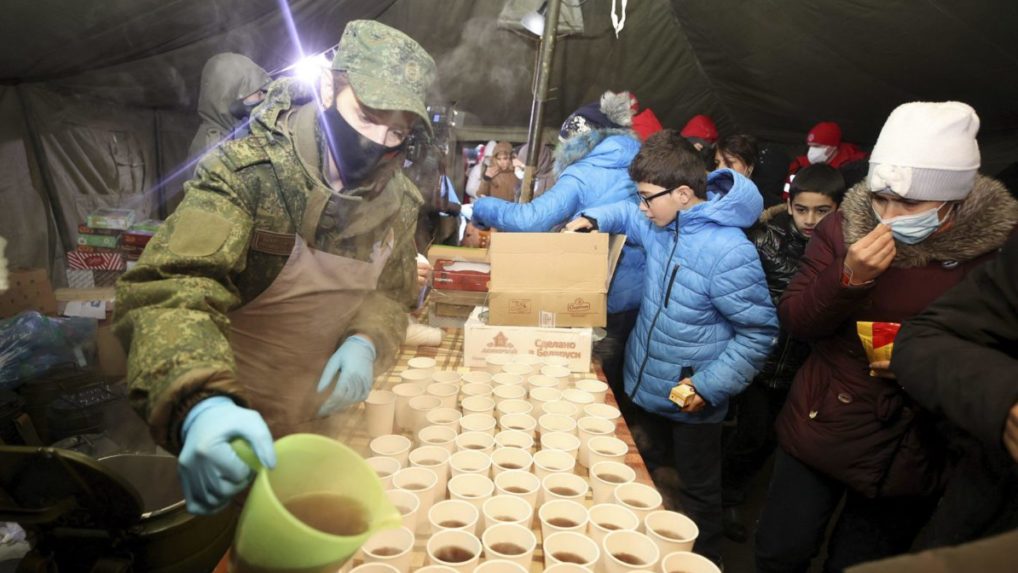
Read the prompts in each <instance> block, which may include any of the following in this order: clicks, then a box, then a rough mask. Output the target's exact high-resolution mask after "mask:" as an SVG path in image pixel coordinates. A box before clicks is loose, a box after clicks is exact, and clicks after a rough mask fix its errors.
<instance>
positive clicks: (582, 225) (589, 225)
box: [562, 217, 597, 233]
mask: <svg viewBox="0 0 1018 573" xmlns="http://www.w3.org/2000/svg"><path fill="white" fill-rule="evenodd" d="M562 230H563V231H566V232H570V233H591V232H594V233H596V232H597V226H596V225H594V222H593V221H591V220H590V219H588V218H586V217H577V218H575V219H573V220H572V221H569V222H568V223H566V226H565V228H563V229H562Z"/></svg>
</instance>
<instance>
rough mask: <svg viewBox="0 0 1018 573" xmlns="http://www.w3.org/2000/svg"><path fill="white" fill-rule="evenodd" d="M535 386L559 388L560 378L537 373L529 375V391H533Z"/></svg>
mask: <svg viewBox="0 0 1018 573" xmlns="http://www.w3.org/2000/svg"><path fill="white" fill-rule="evenodd" d="M535 388H555V389H556V390H558V378H552V377H551V376H545V375H544V374H535V375H533V376H528V377H527V391H528V392H533V391H534V389H535Z"/></svg>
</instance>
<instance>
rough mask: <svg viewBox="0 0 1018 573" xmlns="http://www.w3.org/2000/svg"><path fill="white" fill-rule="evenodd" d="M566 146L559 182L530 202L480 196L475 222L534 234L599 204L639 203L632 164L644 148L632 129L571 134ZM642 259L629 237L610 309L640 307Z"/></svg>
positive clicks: (610, 297) (560, 160)
mask: <svg viewBox="0 0 1018 573" xmlns="http://www.w3.org/2000/svg"><path fill="white" fill-rule="evenodd" d="M562 146H563V149H561V150H559V151H558V152H556V155H558V158H557V160H556V167H557V168H558V167H559V166H561V165H562V164H567V166H566V167H565V168H564V169H562V170H561V175H559V178H558V181H556V182H555V185H553V186H552V187H551V188H550V189H548V190H547V191H545V192H544V193H543V194H541V196H540V197H538V198H536V199H534V200H533V201H531V202H530V203H522V204H520V203H510V202H508V201H503V200H501V199H495V198H492V197H481V198H480V199H478V200H477V201H476V202H475V203H474V212H473V216H472V219H471V222H473V224H474V225H476V226H478V227H480V228H482V229H483V228H488V227H494V228H496V229H498V230H500V231H515V232H529V233H536V232H545V231H551V230H553V229H555V227H557V226H559V225H562V224H564V223H568V222H569V221H572V220H573V219H575V218H576V217H577V216H578V215H579V213H580V212H581V211H583V210H584V209H587V208H589V207H594V206H596V205H607V204H610V203H615V202H617V201H627V202H629V203H631V204H632V205H633V206H636V202H637V201H638V199H637V198H636V196H635V194H636V185H635V184H634V183H633V181H632V180H631V179H629V164H630V163H631V162H632V161H633V158H634V157H636V153H637V152H638V151H639V150H640V142H639V141H638V140H637V139H636V138H635V137H633V136H632V135H631V132H630V131H628V130H618V129H600V130H593V131H591V132H588V133H584V134H581V135H577V136H575V137H571V138H569V139H568V140H567V141H566V142H565V143H563V144H562ZM570 159H574V161H570ZM644 258H645V257H644V253H643V249H641V248H639V247H637V246H635V244H633V243H632V242H630V241H627V242H626V247H625V248H623V249H622V258H621V259H620V260H619V264H618V266H617V267H616V270H615V276H614V277H613V278H612V284H611V286H610V288H609V289H608V312H610V313H615V312H622V311H626V310H633V309H636V308H637V307H639V306H640V290H641V288H642V285H643V269H644V264H645V263H644Z"/></svg>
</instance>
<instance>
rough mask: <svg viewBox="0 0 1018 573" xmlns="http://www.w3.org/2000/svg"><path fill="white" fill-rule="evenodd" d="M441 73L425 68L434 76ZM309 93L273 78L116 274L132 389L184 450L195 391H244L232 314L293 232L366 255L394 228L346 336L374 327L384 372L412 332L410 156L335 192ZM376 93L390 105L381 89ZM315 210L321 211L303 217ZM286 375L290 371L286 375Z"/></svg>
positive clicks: (275, 269)
mask: <svg viewBox="0 0 1018 573" xmlns="http://www.w3.org/2000/svg"><path fill="white" fill-rule="evenodd" d="M368 24H369V25H375V24H374V23H368ZM377 26H380V25H377ZM382 28H384V27H382ZM349 30H350V28H349V27H348V32H349ZM386 30H387V28H386ZM369 31H371V28H369ZM345 39H346V34H345V35H344V41H345ZM415 45H416V44H415ZM341 49H342V45H341ZM417 49H418V50H420V48H419V46H417ZM351 52H354V51H353V50H351ZM420 52H422V53H423V50H420ZM354 53H356V52H354ZM402 56H403V57H404V58H405V59H408V60H409V61H410V62H411V63H408V64H405V65H406V66H407V68H409V67H413V66H419V67H420V66H421V64H419V63H417V60H418V59H420V56H419V55H417V54H410V55H409V56H407V55H406V54H403V55H402ZM424 56H425V57H426V58H427V61H426V62H425V65H424V66H423V67H422V70H423V71H422V74H423V73H425V72H427V73H430V74H431V77H433V74H434V63H433V62H431V59H430V57H427V55H426V54H424ZM339 59H340V58H338V57H337V60H339ZM429 63H430V66H431V67H430V68H427V65H426V64H429ZM411 64H412V65H411ZM405 70H406V68H404V70H403V71H405ZM389 71H391V70H386V69H382V70H380V71H379V73H381V74H385V73H387V72H389ZM410 71H411V73H415V71H416V70H410ZM351 72H352V69H351ZM431 77H423V78H419V79H420V81H423V82H428V83H430V79H431ZM354 80H355V78H354V75H353V73H350V81H351V85H352V87H353V88H354V90H355V93H356V94H357V96H358V99H361V100H362V101H365V100H366V98H362V97H361V96H362V95H363V94H371V92H370V90H371V89H372V86H367V87H366V88H365V89H363V90H362V89H358V88H359V86H358V84H357V83H356V82H355V81H354ZM401 80H405V78H401ZM361 87H362V88H363V86H361ZM421 93H423V91H422V92H421ZM300 95H301V88H300V87H299V86H298V85H297V84H296V83H295V82H294V81H293V80H289V79H284V80H279V81H277V82H275V83H274V84H273V85H272V86H270V89H269V93H268V95H267V97H266V101H265V102H264V103H263V104H262V105H261V106H260V107H259V108H257V109H256V117H255V119H254V121H252V123H251V135H250V136H249V137H247V138H244V139H240V140H236V141H229V142H226V143H225V144H224V145H222V146H221V147H220V148H219V149H217V150H216V151H214V152H211V153H209V154H208V155H207V156H206V157H205V158H204V159H203V160H202V162H201V163H200V164H199V166H198V170H197V173H196V177H195V178H194V179H192V180H190V181H188V182H187V183H186V184H185V192H186V197H185V199H184V200H183V202H182V203H181V205H180V207H179V208H178V209H177V211H176V212H175V213H174V214H173V215H172V216H171V217H170V218H169V219H168V220H167V221H166V224H165V225H164V226H163V227H162V229H161V230H160V231H159V232H158V233H157V234H156V236H155V237H153V239H152V241H151V242H150V243H149V245H148V246H147V248H146V249H145V252H144V254H143V255H142V257H141V259H140V260H139V262H138V265H137V266H136V267H135V268H134V269H132V270H131V271H129V272H128V273H126V274H125V275H124V276H123V277H122V278H121V280H120V282H119V283H118V285H117V301H116V317H115V320H116V324H115V328H116V333H117V334H118V336H119V337H120V338H121V340H122V341H123V343H124V345H125V348H127V349H128V351H129V357H128V384H129V387H130V397H131V401H132V403H133V405H134V406H135V408H136V409H137V410H138V411H139V413H140V414H141V415H142V416H143V417H144V418H145V419H146V420H147V421H148V423H149V425H150V427H151V428H152V432H153V435H154V436H155V438H156V440H157V441H158V442H159V443H160V444H162V445H163V446H165V447H167V448H168V449H169V450H170V451H174V452H176V451H179V449H180V435H179V434H180V424H181V423H182V421H183V418H184V416H185V415H186V414H187V412H188V411H189V410H190V408H191V407H192V406H193V405H194V404H196V403H197V402H198V401H200V400H202V399H204V398H207V397H209V396H211V395H216V394H223V395H228V396H230V397H232V398H233V399H235V400H236V401H237V402H238V403H239V404H242V405H246V404H247V401H246V399H245V391H244V388H243V384H242V383H239V382H243V381H239V382H238V380H237V378H236V366H235V363H234V359H233V354H232V352H231V348H230V343H229V332H230V324H229V319H228V316H227V313H229V312H230V311H232V310H235V309H237V308H239V307H241V306H242V305H244V304H246V303H248V302H250V301H252V300H253V299H254V298H255V297H257V296H258V295H259V294H260V293H262V292H263V291H265V290H266V289H267V288H268V286H269V285H270V284H271V283H272V282H273V280H274V279H275V278H276V276H277V275H278V274H279V273H280V271H281V269H282V268H283V266H284V264H285V263H286V261H287V258H288V257H287V256H288V255H289V253H290V249H291V247H292V246H293V242H294V234H295V233H296V234H299V235H300V236H301V237H304V238H305V239H306V240H307V241H308V242H309V243H311V245H312V246H314V247H315V248H317V249H321V250H324V251H327V252H330V253H333V254H339V255H342V256H344V257H348V258H353V259H359V260H367V259H369V258H370V257H371V254H372V246H373V245H376V244H378V243H379V242H381V241H383V240H384V239H385V238H386V237H388V236H390V234H391V237H392V238H393V241H394V242H393V251H392V256H391V258H390V259H389V260H388V262H387V263H386V265H385V267H384V270H383V271H382V275H381V277H380V279H379V282H378V286H377V289H376V290H375V291H373V292H370V293H369V294H368V295H367V297H366V298H365V299H364V301H363V302H362V303H361V305H360V307H359V308H358V310H357V312H356V314H355V315H354V317H353V319H352V321H351V323H350V324H349V327H348V329H347V333H346V335H350V334H354V333H358V332H360V333H364V334H367V335H368V336H370V337H371V339H372V340H373V342H374V346H375V348H376V351H377V359H376V362H375V368H376V371H380V370H381V369H385V368H388V367H390V366H391V364H392V362H393V361H394V359H395V356H396V353H397V351H398V347H399V345H400V344H401V343H402V341H403V337H404V335H405V332H406V324H407V318H406V312H407V310H409V309H410V307H411V306H412V304H414V302H415V301H416V294H417V289H416V263H415V261H414V258H415V255H416V250H415V248H414V243H413V236H414V231H415V226H416V221H417V212H418V209H419V207H420V205H421V204H422V203H423V200H422V198H421V196H420V193H419V192H418V190H417V189H416V187H414V186H413V184H412V183H411V182H410V181H409V180H408V179H407V178H406V177H405V176H403V174H402V173H401V172H400V171H399V165H400V164H401V163H402V157H401V156H397V157H396V158H395V159H393V160H391V161H389V162H387V163H385V164H382V165H380V167H379V169H378V170H377V171H376V175H375V176H374V178H373V179H372V181H371V182H370V183H368V184H365V185H364V186H363V187H361V188H358V189H343V190H342V191H341V192H339V193H335V192H333V191H332V190H331V189H330V188H329V186H328V185H327V184H326V183H325V181H324V179H323V176H322V175H321V174H322V173H323V169H322V165H323V161H324V160H325V157H326V155H325V154H327V153H328V148H327V146H326V145H325V144H324V138H323V137H322V136H321V134H320V129H319V122H318V121H317V110H316V106H315V104H314V103H307V104H304V105H300V104H299V101H298V100H299V97H300ZM376 95H377V94H376ZM380 97H384V95H383V96H380ZM367 103H368V104H369V105H373V106H375V107H381V106H380V105H379V97H373V98H371V99H370V100H369V101H367ZM382 105H386V102H382ZM392 106H393V107H390V108H384V109H404V110H410V111H414V112H415V113H418V115H420V114H424V113H425V112H424V108H423V103H416V102H406V101H395V102H392ZM424 117H425V118H426V114H425V115H424ZM309 210H310V211H309ZM306 212H308V213H309V214H310V215H311V216H310V217H305V213H306ZM316 213H321V215H320V216H317V215H316ZM308 220H310V221H313V222H317V224H316V225H310V226H307V225H304V224H302V222H305V221H308ZM302 226H305V228H302ZM321 311H322V312H325V313H327V312H329V309H328V308H323V309H321ZM267 335H271V333H267ZM345 338H346V336H343V337H342V339H340V340H337V341H336V346H337V347H338V346H339V344H340V343H341V342H342V340H343V339H345ZM286 383H287V381H286V380H280V384H281V386H282V387H284V388H285V386H284V385H285V384H286ZM295 391H311V390H310V389H304V388H301V389H295Z"/></svg>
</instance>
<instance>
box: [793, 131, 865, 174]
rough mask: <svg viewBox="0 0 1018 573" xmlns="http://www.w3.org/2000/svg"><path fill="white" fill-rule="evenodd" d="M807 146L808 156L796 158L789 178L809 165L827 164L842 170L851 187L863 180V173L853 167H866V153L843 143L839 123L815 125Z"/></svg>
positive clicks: (807, 140)
mask: <svg viewBox="0 0 1018 573" xmlns="http://www.w3.org/2000/svg"><path fill="white" fill-rule="evenodd" d="M806 145H807V146H808V147H807V148H806V154H805V155H800V156H798V157H796V158H795V159H794V160H793V161H792V163H791V165H789V166H788V176H789V178H791V176H792V175H795V174H796V173H798V171H799V170H800V169H802V168H803V167H806V166H807V165H815V164H817V163H826V164H827V165H830V166H831V167H836V168H838V169H840V170H842V172H843V173H842V175H844V176H845V183H847V184H848V185H849V186H851V185H854V184H856V183H858V182H859V181H860V180H861V178H862V173H858V172H859V170H858V169H853V167H856V166H862V165H865V164H864V163H862V161H863V160H864V159H866V152H865V151H863V150H861V149H859V147H858V146H856V145H855V144H854V143H849V142H847V141H842V139H841V126H839V125H838V124H837V123H835V122H833V121H821V122H820V123H818V124H816V125H814V126H813V129H810V130H809V133H807V134H806ZM856 173H858V175H856Z"/></svg>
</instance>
